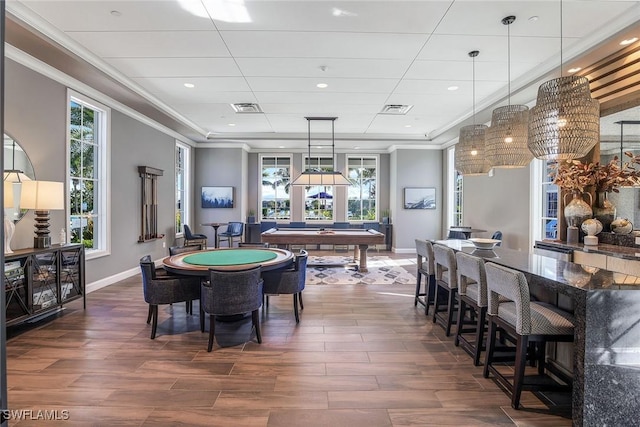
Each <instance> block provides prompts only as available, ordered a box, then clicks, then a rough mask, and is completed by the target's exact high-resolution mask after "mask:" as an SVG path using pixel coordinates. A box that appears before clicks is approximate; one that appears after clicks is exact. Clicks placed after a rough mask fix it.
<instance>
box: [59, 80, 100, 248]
mask: <svg viewBox="0 0 640 427" xmlns="http://www.w3.org/2000/svg"><path fill="white" fill-rule="evenodd" d="M68 99H69V103H68V105H69V111H68V113H69V116H68V117H69V121H68V123H69V128H68V135H69V142H68V150H67V159H68V162H67V176H68V182H69V188H68V190H69V193H68V196H69V218H68V222H67V223H68V224H69V230H68V234H69V241H70V242H71V243H82V244H84V247H85V248H86V250H87V257H94V256H98V255H100V254H101V252H108V251H109V241H108V237H107V236H108V235H109V212H108V201H107V194H108V178H109V177H108V171H109V164H108V160H109V156H108V153H109V137H110V132H109V126H110V119H111V110H110V109H109V108H108V107H106V106H103V105H101V104H99V103H97V102H95V101H93V100H91V99H89V98H86V97H84V96H82V95H80V94H77V93H74V92H72V91H69V92H68Z"/></svg>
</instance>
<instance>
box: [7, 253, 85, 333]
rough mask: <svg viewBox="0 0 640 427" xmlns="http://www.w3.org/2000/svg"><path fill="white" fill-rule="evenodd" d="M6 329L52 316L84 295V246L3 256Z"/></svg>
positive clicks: (83, 297)
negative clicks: (45, 316) (48, 315)
mask: <svg viewBox="0 0 640 427" xmlns="http://www.w3.org/2000/svg"><path fill="white" fill-rule="evenodd" d="M4 289H5V304H6V305H5V307H6V319H7V321H6V324H7V326H11V325H17V324H20V323H24V322H27V321H29V320H32V319H34V318H36V317H41V316H44V315H47V314H52V313H53V312H56V311H58V310H59V309H61V308H62V306H63V305H64V304H66V303H68V302H70V301H73V300H76V299H79V298H82V299H83V307H84V308H86V307H87V301H86V296H85V264H84V246H83V245H81V244H69V245H52V246H51V247H50V248H43V249H35V248H30V249H19V250H16V251H14V252H13V253H11V254H5V256H4Z"/></svg>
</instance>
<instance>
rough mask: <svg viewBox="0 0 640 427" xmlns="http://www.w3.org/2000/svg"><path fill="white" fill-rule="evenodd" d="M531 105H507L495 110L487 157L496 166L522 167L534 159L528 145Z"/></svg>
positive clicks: (489, 134) (490, 128)
mask: <svg viewBox="0 0 640 427" xmlns="http://www.w3.org/2000/svg"><path fill="white" fill-rule="evenodd" d="M528 136H529V107H527V106H526V105H505V106H504V107H498V108H496V109H495V110H493V114H492V115H491V127H489V129H488V130H487V143H486V144H487V145H486V147H487V148H486V154H487V159H488V160H489V162H490V164H491V166H492V167H494V168H522V167H525V166H527V165H529V163H531V160H533V154H531V151H529V147H528V146H527V142H528V139H529V138H528Z"/></svg>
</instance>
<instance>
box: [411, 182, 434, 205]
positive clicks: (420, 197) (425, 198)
mask: <svg viewBox="0 0 640 427" xmlns="http://www.w3.org/2000/svg"><path fill="white" fill-rule="evenodd" d="M404 208H405V209H435V208H436V189H435V187H405V189H404Z"/></svg>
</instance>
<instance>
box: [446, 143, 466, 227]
mask: <svg viewBox="0 0 640 427" xmlns="http://www.w3.org/2000/svg"><path fill="white" fill-rule="evenodd" d="M447 163H448V165H449V179H448V180H447V181H448V187H449V194H450V195H451V198H450V199H449V227H457V226H460V225H462V214H463V209H462V208H463V204H462V188H463V185H462V184H463V183H462V175H460V173H459V172H458V171H457V170H456V167H455V148H454V147H451V148H450V149H449V151H448V153H447Z"/></svg>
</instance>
